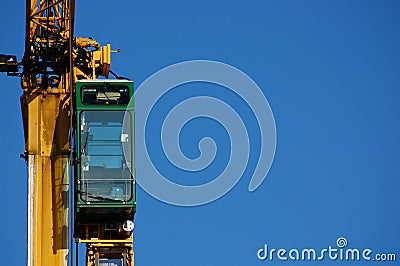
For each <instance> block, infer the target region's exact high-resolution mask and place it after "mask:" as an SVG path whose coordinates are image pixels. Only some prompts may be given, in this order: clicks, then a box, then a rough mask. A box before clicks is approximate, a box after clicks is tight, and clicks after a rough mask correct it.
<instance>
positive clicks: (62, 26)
mask: <svg viewBox="0 0 400 266" xmlns="http://www.w3.org/2000/svg"><path fill="white" fill-rule="evenodd" d="M74 10H75V1H74V0H26V34H25V52H24V56H23V59H22V62H20V63H17V62H16V61H15V58H16V57H15V56H5V55H0V61H1V62H0V72H7V74H8V75H14V76H16V75H18V76H20V77H21V87H22V89H23V95H22V96H21V97H20V104H21V110H22V118H23V119H22V120H23V127H24V137H25V151H24V154H23V155H22V157H24V159H25V160H26V162H27V166H28V247H27V249H28V256H27V265H28V266H41V265H73V264H74V262H73V260H72V258H71V250H73V245H72V242H73V238H72V235H75V237H77V238H76V240H75V241H76V242H78V243H84V244H85V245H86V265H87V266H97V265H100V264H101V259H103V260H104V259H108V258H112V259H115V258H119V257H121V262H122V263H123V265H124V266H132V265H133V262H134V261H133V235H132V233H131V230H132V229H133V223H132V222H131V221H130V220H129V219H131V218H132V219H133V214H134V212H135V206H136V201H135V197H134V196H133V197H131V198H130V199H129V200H126V201H124V202H123V204H126V205H124V206H123V207H124V214H121V215H120V216H121V217H124V219H126V218H127V217H128V218H129V219H128V221H127V222H130V223H132V224H131V225H129V226H126V223H124V225H123V227H124V229H126V227H128V229H126V230H125V232H123V230H119V231H115V232H114V233H112V234H108V237H106V236H105V233H104V223H107V215H106V216H105V218H104V219H105V220H102V221H99V222H98V223H97V222H95V223H93V220H90V219H89V218H88V219H86V218H85V217H80V218H79V219H76V218H75V226H76V227H77V228H78V229H79V230H80V231H79V232H83V231H84V232H85V233H84V234H83V233H76V232H73V230H72V227H74V225H73V223H71V222H70V221H72V219H71V216H73V215H74V213H78V214H79V215H81V216H82V215H84V213H85V212H84V211H82V212H79V211H78V212H77V211H76V209H77V208H76V207H74V203H73V202H74V201H76V198H77V195H76V194H77V191H78V190H77V187H78V186H77V185H76V177H74V173H77V172H78V173H79V171H81V170H79V171H77V170H76V169H78V168H79V169H81V167H82V166H81V165H80V159H79V158H76V151H75V150H74V149H76V148H75V147H74V146H75V144H74V141H76V140H74V138H76V136H75V134H77V132H79V134H84V133H80V131H79V130H77V129H76V127H77V126H76V125H77V123H78V122H77V121H78V120H77V115H76V114H75V112H82V113H83V112H85V110H86V109H85V108H84V107H85V106H83V107H82V108H83V109H82V108H81V110H78V109H76V104H77V103H76V98H77V96H76V95H75V91H76V84H77V83H76V82H77V81H79V80H85V81H84V82H83V83H82V82H81V83H80V84H83V85H79V86H80V87H79V90H80V91H81V90H82V93H83V91H84V90H85V88H86V87H85V85H84V84H86V83H90V84H89V85H87V86H92V87H93V86H97V87H98V88H94V87H93V88H94V89H90V90H86V91H89V92H88V93H91V91H93V90H99V91H98V93H100V94H101V93H102V95H103V96H106V97H107V101H108V100H110V99H109V97H108V96H107V95H111V94H110V93H111V92H107V91H106V90H107V89H108V88H109V84H110V83H108V81H109V82H111V83H112V84H114V85H112V86H114V87H115V88H123V89H121V92H115V91H112V95H113V97H117V96H116V93H120V95H122V96H124V95H125V97H126V95H130V96H129V97H133V82H132V81H126V82H125V83H124V82H123V81H116V80H107V82H104V83H102V81H101V80H98V79H97V77H98V76H104V77H106V78H108V74H109V72H110V54H111V52H112V51H111V48H110V45H109V44H108V45H106V46H103V47H101V46H100V44H98V43H97V42H96V41H95V40H93V39H89V38H79V37H76V38H74V36H73V28H74ZM4 58H5V59H4ZM19 66H22V67H23V71H22V73H17V72H18V67H19ZM89 81H90V82H89ZM85 82H86V83H85ZM93 84H95V85H93ZM96 84H97V85H96ZM104 84H106V85H104ZM81 86H82V88H81ZM102 86H103V87H102ZM124 86H125V87H126V88H125V87H124ZM102 89H103V90H105V91H104V92H103V91H100V90H102ZM128 91H129V93H130V94H129V93H128ZM107 93H109V94H107ZM122 96H121V97H122ZM82 97H83V96H82ZM99 97H100V96H99ZM78 98H80V96H79V97H78ZM103 98H104V97H103ZM99 99H100V98H99ZM80 104H81V105H82V102H81V103H80ZM107 104H108V102H107ZM127 106H128V105H127ZM89 107H90V106H89ZM116 108H118V107H115V108H114V109H116ZM119 108H120V109H121V108H122V109H123V108H124V107H123V106H121V107H119ZM87 109H88V110H89V109H90V108H87ZM100 109H101V108H100ZM103 109H104V108H103ZM122 109H121V110H122ZM132 110H133V109H132ZM86 112H87V113H88V114H89V113H90V112H92V111H86ZM103 112H104V110H103ZM120 112H121V111H120ZM132 117H133V115H132ZM103 124H104V122H103ZM132 124H133V120H132ZM122 136H124V138H126V139H127V137H126V136H127V134H122V135H121V140H120V141H119V142H120V144H123V143H122V142H126V140H122ZM86 137H87V138H88V137H89V133H87V136H86ZM130 138H132V137H131V136H130ZM86 141H87V139H86ZM132 142H133V140H132ZM113 145H114V144H113ZM82 156H83V155H82ZM85 156H86V155H85ZM86 157H87V158H89V156H86ZM129 163H131V162H129ZM125 164H126V163H125ZM87 167H89V166H87ZM124 169H125V168H124ZM86 171H88V170H86ZM114 172H115V171H114ZM88 173H89V172H88ZM125 176H126V174H125ZM131 176H132V174H131ZM82 180H85V179H84V178H83V177H82ZM121 180H122V179H121ZM124 180H130V181H131V184H133V187H131V188H130V191H131V192H130V193H131V194H132V193H135V192H134V175H133V176H132V179H124ZM89 181H90V180H89ZM74 182H75V184H74ZM78 182H80V179H79V181H78ZM114 183H118V180H117V181H113V184H114ZM112 190H113V193H114V196H115V197H116V196H118V197H122V196H121V195H120V193H122V192H121V191H122V189H121V188H119V187H112ZM78 192H79V193H82V192H81V191H78ZM86 195H89V194H86ZM134 195H135V194H134ZM103 198H105V197H103ZM115 201H118V200H115V199H113V200H112V201H111V203H110V206H114V205H115V204H114V205H112V204H113V203H115ZM90 203H91V202H85V201H84V200H83V201H80V204H81V205H79V206H80V207H79V208H80V209H82V210H89V209H85V207H86V205H85V204H90ZM121 204H122V202H121ZM129 204H131V205H129ZM128 205H129V206H131V208H128V207H127V206H128ZM99 206H102V205H101V204H100V205H99ZM110 206H109V208H108V209H106V210H110V209H111V208H110ZM115 206H116V205H115ZM74 208H75V211H72V210H73V209H74ZM117 209H118V208H117ZM113 211H114V213H113V215H114V216H115V208H114V210H113ZM88 212H90V213H91V216H90V217H100V216H96V215H94V214H93V208H92V209H90V211H88ZM103 212H104V211H103ZM103 212H102V213H103ZM86 221H90V224H85V222H86ZM102 223H103V224H102ZM119 223H120V221H119ZM106 227H107V225H106ZM96 228H97V229H96ZM121 228H122V225H119V229H121ZM75 230H77V229H75ZM105 230H107V228H105ZM99 232H100V233H99ZM76 254H78V252H77V251H76Z"/></svg>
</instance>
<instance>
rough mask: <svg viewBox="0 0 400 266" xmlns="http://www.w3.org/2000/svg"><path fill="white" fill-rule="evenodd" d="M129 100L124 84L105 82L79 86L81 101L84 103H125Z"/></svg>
mask: <svg viewBox="0 0 400 266" xmlns="http://www.w3.org/2000/svg"><path fill="white" fill-rule="evenodd" d="M129 100H130V97H129V88H128V86H126V85H120V84H112V83H107V82H105V83H101V84H88V85H85V86H82V88H81V101H82V103H83V104H85V105H126V104H128V103H129Z"/></svg>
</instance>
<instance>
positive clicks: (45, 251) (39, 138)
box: [21, 0, 74, 266]
mask: <svg viewBox="0 0 400 266" xmlns="http://www.w3.org/2000/svg"><path fill="white" fill-rule="evenodd" d="M73 6H74V0H26V36H25V53H24V60H23V64H24V72H23V77H22V88H23V90H24V94H23V95H22V96H21V107H22V115H23V122H24V135H25V153H26V155H27V163H28V260H27V265H28V266H42V265H55V266H57V265H67V264H68V251H69V245H68V244H69V241H68V227H69V224H68V213H69V206H68V202H69V199H68V194H69V191H68V189H69V184H68V182H69V180H68V167H69V152H70V147H69V140H68V131H69V128H70V89H69V88H70V75H69V65H68V56H69V53H68V51H69V48H68V47H69V43H70V41H71V39H70V36H72V29H71V25H72V24H73V23H72V20H73V11H74V10H73V8H72V7H73ZM54 47H58V48H57V49H61V50H60V54H57V49H54ZM52 58H55V59H52ZM46 60H49V61H46ZM52 60H53V62H51V61H52ZM49 68H50V69H53V70H54V71H57V73H55V75H53V76H51V75H48V74H47V73H46V69H49ZM54 76H57V78H56V80H54Z"/></svg>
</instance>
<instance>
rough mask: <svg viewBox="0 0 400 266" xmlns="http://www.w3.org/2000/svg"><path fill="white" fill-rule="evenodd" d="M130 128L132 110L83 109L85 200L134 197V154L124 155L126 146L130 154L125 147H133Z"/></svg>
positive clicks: (82, 138) (82, 139)
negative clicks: (132, 171) (132, 166)
mask: <svg viewBox="0 0 400 266" xmlns="http://www.w3.org/2000/svg"><path fill="white" fill-rule="evenodd" d="M125 114H126V116H127V117H125V125H124V128H123V122H124V116H125ZM127 123H128V124H127ZM131 128H132V127H131V114H130V113H129V112H126V111H82V112H81V114H80V154H81V158H80V165H81V167H80V168H81V171H80V175H81V176H80V181H81V191H80V193H81V198H82V200H84V201H90V202H92V201H128V200H130V199H131V198H132V182H133V179H132V174H131V172H130V168H131V167H130V164H131V158H126V157H125V155H124V149H125V151H126V152H125V153H126V154H127V155H128V156H130V154H131V152H130V151H127V150H126V149H131V148H132V136H131V130H132V129H131Z"/></svg>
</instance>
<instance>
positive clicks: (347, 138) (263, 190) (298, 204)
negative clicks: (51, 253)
mask: <svg viewBox="0 0 400 266" xmlns="http://www.w3.org/2000/svg"><path fill="white" fill-rule="evenodd" d="M76 9H77V10H76V20H75V32H76V34H75V35H76V36H82V37H93V38H95V39H96V40H97V41H98V42H100V43H102V44H106V43H112V46H113V47H114V48H121V49H122V50H123V53H120V54H115V55H113V58H112V67H111V68H112V70H113V71H114V72H117V73H118V74H120V75H122V76H127V77H130V78H131V79H133V80H134V81H135V84H136V87H137V86H138V85H139V84H141V83H142V82H143V81H144V80H145V79H146V78H147V77H149V76H150V75H152V74H153V73H154V72H156V71H158V70H160V69H162V68H164V67H166V66H169V65H171V64H174V63H178V62H181V61H186V60H194V59H207V60H215V61H221V62H224V63H227V64H230V65H233V66H235V67H237V68H239V69H240V70H242V71H243V72H245V73H246V74H248V75H249V76H250V77H251V78H252V79H253V80H254V81H255V82H256V83H257V84H258V85H259V87H260V88H261V89H262V90H263V92H264V94H265V96H266V97H267V99H268V101H269V104H270V105H271V108H272V110H273V113H274V116H275V122H276V127H277V140H278V141H277V149H276V154H275V160H274V162H273V165H272V168H271V170H270V172H269V174H268V177H267V178H266V180H265V181H264V183H263V184H262V185H261V186H260V187H259V188H258V189H257V190H256V191H254V192H252V193H250V192H248V190H247V188H248V184H249V182H250V179H251V170H252V169H251V168H252V167H253V168H254V165H255V161H254V160H255V159H254V158H257V148H254V150H252V152H255V154H254V153H253V154H252V156H253V157H251V159H250V161H249V165H250V166H249V169H248V170H247V171H246V172H245V174H244V176H243V177H242V178H241V179H240V181H239V183H238V184H237V185H236V186H235V187H234V188H233V189H232V190H231V191H230V192H229V193H228V194H226V195H225V196H224V197H222V198H220V199H219V200H217V201H215V202H212V203H210V204H206V205H203V206H199V207H190V208H189V207H177V206H172V205H168V204H166V203H163V202H160V201H158V200H156V199H154V198H153V197H151V196H150V195H148V194H146V193H145V192H144V191H143V190H142V189H138V195H137V215H136V218H135V225H136V227H135V252H136V264H137V265H161V264H162V265H268V264H270V265H271V264H272V263H273V264H274V265H276V264H280V263H286V264H287V263H291V264H293V265H309V264H310V262H304V261H296V262H279V261H278V260H276V259H275V260H274V261H269V260H265V261H261V260H259V259H258V258H257V251H258V250H259V249H260V248H262V247H263V246H264V244H268V246H269V247H270V248H276V249H279V248H285V249H290V248H297V249H300V250H301V249H303V248H315V249H319V250H320V249H323V248H327V247H328V246H330V245H331V246H336V240H337V239H338V238H339V237H345V238H346V239H347V241H348V247H351V248H360V249H364V248H370V249H371V250H373V251H374V252H375V253H396V255H397V259H398V260H400V250H399V244H400V242H399V237H400V229H399V226H398V225H399V224H400V216H399V213H400V205H399V193H398V189H399V186H400V173H399V165H400V159H399V158H400V157H399V152H398V151H399V150H400V141H399V136H400V126H399V114H400V105H399V103H398V101H399V100H400V90H399V89H400V76H399V70H400V63H399V62H400V50H399V47H400V31H399V30H398V27H399V22H400V21H399V16H398V14H399V11H400V3H399V2H398V1H390V0H388V1H377V0H376V1H355V0H354V1H340V0H339V1H253V2H251V3H245V2H244V1H209V0H205V1H201V2H200V1H197V2H194V1H190V2H189V1H162V2H161V1H113V2H112V3H110V2H109V1H92V2H89V1H80V2H79V3H77V5H76ZM2 11H3V12H2V16H1V17H0V23H1V25H3V27H2V36H3V37H2V41H1V44H0V52H1V53H6V54H15V55H17V56H18V59H21V57H22V54H23V49H24V20H25V14H24V12H25V7H24V3H23V1H19V2H11V1H8V2H7V4H4V5H3V9H2ZM0 84H1V87H2V92H3V94H2V95H3V96H2V97H1V98H0V108H1V112H0V115H1V121H2V128H1V131H0V132H1V133H0V136H1V138H0V142H1V145H0V147H1V151H2V152H1V153H0V157H1V160H0V164H1V169H2V173H1V175H0V176H1V178H0V191H1V193H0V208H1V209H0V212H1V213H2V219H0V228H2V234H1V237H2V241H1V243H2V244H1V246H2V248H1V249H0V254H1V258H2V259H1V260H2V263H4V264H7V263H12V264H13V265H23V264H25V260H26V256H25V252H24V250H25V248H26V246H25V243H26V200H27V196H26V192H27V179H26V166H25V163H24V162H23V160H22V159H19V154H20V153H22V152H23V149H24V146H23V133H22V121H21V112H20V106H19V96H20V95H21V93H22V90H21V89H20V87H19V80H18V79H17V78H7V77H6V76H5V75H4V74H3V75H0ZM185 86H186V85H185ZM197 86H198V87H195V85H193V86H189V85H188V86H187V90H186V91H189V92H196V93H197V94H198V95H203V94H204V95H205V94H207V92H208V91H211V90H214V89H215V88H213V86H211V85H204V84H203V85H197ZM215 91H217V92H216V95H217V96H221V97H223V96H224V95H222V94H223V93H220V94H219V93H218V90H216V89H215ZM167 96H168V97H169V99H171V101H178V99H180V97H182V95H180V94H179V90H178V91H177V92H176V93H175V94H171V95H167ZM225 96H226V95H225ZM226 97H229V95H228V96H226ZM168 105H171V103H170V102H167V101H165V104H164V107H165V106H168ZM237 108H238V109H239V111H240V110H241V111H243V108H242V107H241V106H238V107H237ZM245 120H246V119H245ZM197 122H198V123H197V124H196V123H194V125H191V126H190V127H188V128H185V129H184V131H183V132H182V134H183V135H182V136H181V144H182V147H183V148H182V149H183V151H184V152H185V153H186V154H187V156H189V157H196V154H197V153H198V151H197V149H195V148H194V147H195V146H196V145H197V142H193V139H195V140H196V139H198V138H200V137H201V132H202V131H201V130H204V129H205V128H207V130H206V131H204V136H208V135H214V136H215V139H216V142H217V144H219V145H220V149H219V150H220V152H221V154H220V155H219V157H218V158H217V159H218V160H217V161H215V163H216V165H214V166H212V167H213V168H210V169H208V172H207V174H206V175H203V176H202V175H198V176H197V177H196V178H198V180H195V181H193V182H194V183H196V184H197V183H202V182H208V181H209V180H212V178H213V174H214V175H218V172H219V171H220V170H221V169H222V168H223V167H224V164H225V163H226V156H227V152H226V151H227V148H229V143H227V140H226V132H224V130H223V129H222V128H221V127H220V125H218V124H217V123H214V122H212V121H208V120H203V121H197ZM250 123H251V121H250ZM196 126H197V127H196ZM251 126H254V125H250V127H251ZM154 129H157V126H155V127H154ZM254 130H256V129H254ZM193 134H195V135H194V136H195V137H193ZM252 141H253V145H254V146H253V147H256V146H257V141H259V140H257V138H256V137H255V138H254V139H252ZM155 149H156V148H155ZM197 155H198V154H197ZM136 156H140V155H139V154H137V155H136ZM152 160H153V161H154V162H156V163H157V162H160V163H161V164H162V163H163V162H164V159H163V155H162V154H155V156H154V157H153V158H152ZM137 167H140V166H137ZM165 171H167V172H168V171H171V172H173V170H171V169H170V170H168V169H166V170H165ZM170 178H171V180H176V176H172V177H170ZM174 178H175V179H174ZM188 178H190V177H188ZM180 181H181V182H188V183H186V184H189V183H190V182H192V181H191V180H190V181H187V180H186V181H185V179H183V180H180ZM314 263H315V265H319V264H321V265H339V264H340V265H364V263H365V262H352V261H347V262H346V261H342V262H338V261H336V262H335V261H331V260H328V259H325V260H323V261H320V262H314ZM369 264H376V265H394V264H395V263H394V262H381V263H379V262H370V263H369Z"/></svg>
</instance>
